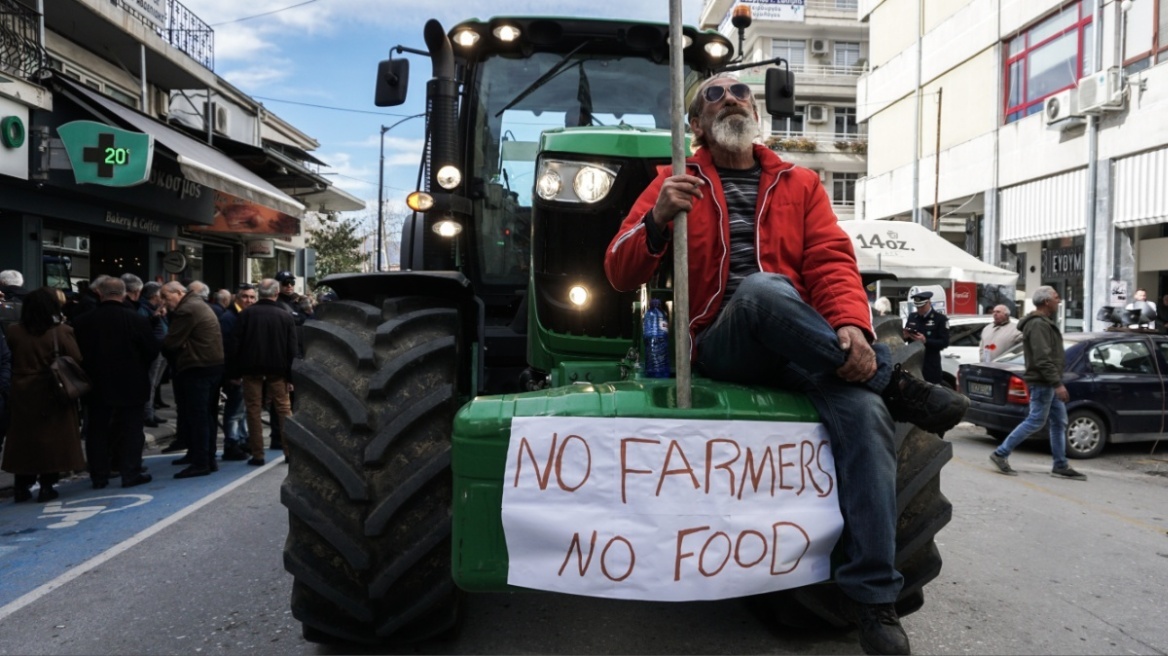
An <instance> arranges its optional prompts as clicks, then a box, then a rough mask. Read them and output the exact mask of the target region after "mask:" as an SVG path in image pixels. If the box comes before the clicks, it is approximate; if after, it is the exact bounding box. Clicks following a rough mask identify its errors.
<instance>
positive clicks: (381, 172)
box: [377, 113, 426, 272]
mask: <svg viewBox="0 0 1168 656" xmlns="http://www.w3.org/2000/svg"><path fill="white" fill-rule="evenodd" d="M425 115H426V114H425V113H422V114H414V115H413V116H407V117H405V118H403V119H401V120H400V121H398V122H397V123H394V124H393V125H390V126H388V127H387V126H384V125H383V126H381V157H380V160H379V162H378V165H377V270H378V271H379V272H380V271H381V253H382V248H381V235H382V233H383V232H384V231H385V133H386V132H389V131H390V130H392V129H394V128H396V127H397V126H399V125H401V124H402V123H405V122H406V121H408V120H410V119H411V118H418V117H420V116H425Z"/></svg>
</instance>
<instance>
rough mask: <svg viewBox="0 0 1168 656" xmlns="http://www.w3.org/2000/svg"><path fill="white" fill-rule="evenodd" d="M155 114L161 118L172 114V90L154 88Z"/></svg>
mask: <svg viewBox="0 0 1168 656" xmlns="http://www.w3.org/2000/svg"><path fill="white" fill-rule="evenodd" d="M154 115H155V116H158V117H160V118H166V117H167V116H170V92H169V91H166V90H164V89H155V90H154Z"/></svg>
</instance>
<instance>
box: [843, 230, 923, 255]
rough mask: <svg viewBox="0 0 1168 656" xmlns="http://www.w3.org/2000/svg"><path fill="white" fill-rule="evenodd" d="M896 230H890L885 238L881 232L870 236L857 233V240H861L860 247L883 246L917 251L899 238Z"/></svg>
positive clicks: (885, 248)
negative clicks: (881, 235) (881, 236)
mask: <svg viewBox="0 0 1168 656" xmlns="http://www.w3.org/2000/svg"><path fill="white" fill-rule="evenodd" d="M896 237H897V234H896V233H895V232H889V233H888V235H887V237H885V238H884V239H881V238H880V235H879V234H876V233H873V234H871V235H870V236H867V237H865V236H864V235H856V241H858V242H860V248H869V249H870V248H882V249H884V250H889V251H915V250H916V249H915V248H913V247H912V246H909V244H908V242H907V241H905V240H904V239H897V238H896Z"/></svg>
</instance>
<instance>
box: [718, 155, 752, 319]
mask: <svg viewBox="0 0 1168 656" xmlns="http://www.w3.org/2000/svg"><path fill="white" fill-rule="evenodd" d="M718 177H719V178H721V179H722V192H723V194H724V195H725V197H726V208H727V210H728V214H729V219H730V275H729V278H728V279H727V280H726V294H725V295H724V296H723V297H722V307H726V302H727V301H728V300H730V297H731V296H733V295H734V292H735V291H737V290H738V285H739V284H740V283H741V282H742V280H743V279H744V278H746V276H749V275H750V274H752V273H758V272H759V268H758V254H757V252H756V251H755V246H754V240H755V232H756V231H755V216H754V213H755V209H756V207H757V205H758V185H759V182H760V180H761V177H762V166H760V165H759V164H758V163H757V162H755V164H754V166H753V167H752V168H749V169H746V170H738V169H724V168H722V167H718ZM721 310H722V308H718V311H719V312H721Z"/></svg>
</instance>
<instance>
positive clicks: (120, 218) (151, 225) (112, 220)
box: [105, 212, 162, 235]
mask: <svg viewBox="0 0 1168 656" xmlns="http://www.w3.org/2000/svg"><path fill="white" fill-rule="evenodd" d="M105 222H106V223H108V224H109V225H113V226H117V227H119V228H122V229H124V230H133V231H135V232H143V233H146V234H148V235H156V234H159V233H160V232H162V224H160V223H158V222H157V221H155V220H153V219H143V218H140V217H137V216H124V215H122V214H118V213H117V212H106V213H105Z"/></svg>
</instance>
